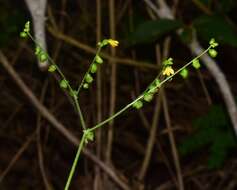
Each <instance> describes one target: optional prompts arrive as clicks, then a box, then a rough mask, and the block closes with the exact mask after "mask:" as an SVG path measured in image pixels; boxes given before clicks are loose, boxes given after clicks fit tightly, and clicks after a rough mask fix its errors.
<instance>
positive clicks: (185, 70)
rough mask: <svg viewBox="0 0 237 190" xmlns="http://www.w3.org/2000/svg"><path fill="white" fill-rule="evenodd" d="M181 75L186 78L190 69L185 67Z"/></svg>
mask: <svg viewBox="0 0 237 190" xmlns="http://www.w3.org/2000/svg"><path fill="white" fill-rule="evenodd" d="M180 75H181V76H182V77H183V78H184V79H186V78H187V77H188V70H187V69H183V70H182V71H181V72H180Z"/></svg>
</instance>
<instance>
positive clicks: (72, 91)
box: [27, 32, 86, 130]
mask: <svg viewBox="0 0 237 190" xmlns="http://www.w3.org/2000/svg"><path fill="white" fill-rule="evenodd" d="M27 34H28V36H29V37H30V39H31V40H32V41H33V42H34V43H35V44H36V45H37V46H38V47H40V49H41V50H42V51H44V53H45V54H46V55H47V58H48V60H49V62H50V63H51V64H53V65H55V67H56V69H57V71H58V73H59V75H60V76H61V78H62V79H63V80H66V81H67V79H66V77H65V75H64V74H63V72H62V71H61V70H60V68H59V67H58V66H57V64H56V63H55V62H54V60H53V59H52V58H51V57H50V56H49V54H48V53H47V52H46V51H45V50H44V49H43V48H42V47H41V45H40V44H39V43H38V42H37V41H36V40H35V39H34V38H33V36H32V35H31V34H30V33H29V32H28V33H27ZM67 85H68V89H69V92H70V94H71V95H73V100H74V103H75V105H76V110H77V112H78V114H79V117H80V122H81V125H82V128H83V129H84V130H85V129H86V125H85V119H84V117H83V114H82V111H81V108H80V105H79V101H78V98H77V96H78V93H76V94H75V92H74V90H73V89H72V87H71V85H70V83H69V82H68V83H67Z"/></svg>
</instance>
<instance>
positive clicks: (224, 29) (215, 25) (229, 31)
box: [194, 15, 237, 47]
mask: <svg viewBox="0 0 237 190" xmlns="http://www.w3.org/2000/svg"><path fill="white" fill-rule="evenodd" d="M194 26H195V28H196V30H197V32H198V34H200V36H201V37H202V38H203V39H205V40H209V39H210V38H215V39H216V40H217V41H218V42H220V43H222V44H224V43H225V44H229V45H232V46H234V47H237V35H236V34H237V33H236V31H235V30H234V28H233V26H231V25H230V24H229V22H227V21H226V20H225V19H224V18H223V16H219V15H214V16H206V15H205V16H200V17H199V18H197V19H196V20H195V21H194Z"/></svg>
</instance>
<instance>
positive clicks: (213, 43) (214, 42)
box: [209, 38, 218, 48]
mask: <svg viewBox="0 0 237 190" xmlns="http://www.w3.org/2000/svg"><path fill="white" fill-rule="evenodd" d="M209 44H210V46H211V47H212V48H215V47H217V46H218V43H217V42H216V41H215V39H214V38H212V39H211V40H210V42H209Z"/></svg>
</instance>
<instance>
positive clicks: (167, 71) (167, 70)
mask: <svg viewBox="0 0 237 190" xmlns="http://www.w3.org/2000/svg"><path fill="white" fill-rule="evenodd" d="M162 74H163V75H166V76H170V75H173V74H174V69H172V67H171V66H168V67H166V68H165V69H164V70H163V72H162Z"/></svg>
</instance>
